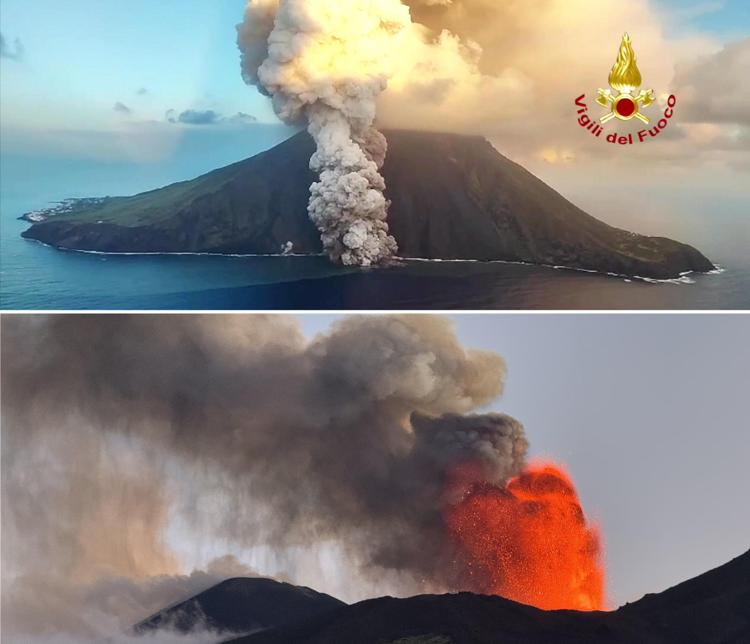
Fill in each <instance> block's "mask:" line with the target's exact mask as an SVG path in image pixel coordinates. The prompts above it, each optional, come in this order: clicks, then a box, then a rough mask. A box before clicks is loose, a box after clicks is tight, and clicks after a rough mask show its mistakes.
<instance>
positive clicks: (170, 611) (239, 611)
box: [135, 578, 345, 635]
mask: <svg viewBox="0 0 750 644" xmlns="http://www.w3.org/2000/svg"><path fill="white" fill-rule="evenodd" d="M344 605H345V604H344V603H343V602H341V601H339V600H338V599H334V598H333V597H331V596H330V595H325V594H323V593H319V592H316V591H314V590H312V589H310V588H305V587H301V586H292V585H291V584H285V583H280V582H277V581H274V580H272V579H260V578H258V579H255V578H253V579H249V578H235V579H227V580H226V581H223V582H221V583H220V584H217V585H216V586H213V587H211V588H209V589H208V590H205V591H203V592H202V593H199V594H198V595H196V596H195V597H191V598H190V599H187V600H185V601H183V602H180V603H178V604H175V605H174V606H170V607H169V608H165V609H164V610H161V611H159V612H158V613H156V614H155V615H152V616H151V617H149V618H148V619H145V620H143V621H142V622H140V623H139V624H137V625H136V626H135V632H136V633H138V634H140V635H148V634H149V633H153V632H154V631H157V630H159V629H161V628H169V629H172V630H175V631H177V632H179V633H190V632H191V631H196V630H202V629H210V630H213V631H218V632H223V633H237V634H240V633H249V632H251V631H257V630H259V629H267V628H275V627H280V626H283V625H285V624H287V623H288V622H290V621H298V620H304V619H307V618H310V617H313V616H314V615H320V614H324V613H327V612H329V611H331V610H334V609H336V608H340V607H341V606H344Z"/></svg>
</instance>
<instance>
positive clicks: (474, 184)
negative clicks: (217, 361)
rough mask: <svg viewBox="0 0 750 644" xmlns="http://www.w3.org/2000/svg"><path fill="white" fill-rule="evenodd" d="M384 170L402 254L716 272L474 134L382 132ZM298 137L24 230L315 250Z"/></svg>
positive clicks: (623, 270) (117, 246) (147, 243)
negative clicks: (610, 218)
mask: <svg viewBox="0 0 750 644" xmlns="http://www.w3.org/2000/svg"><path fill="white" fill-rule="evenodd" d="M384 134H385V135H386V138H387V141H388V154H387V157H386V161H385V165H384V166H383V168H382V173H383V176H384V178H385V183H386V186H387V187H386V191H385V196H386V197H387V199H388V200H389V202H390V207H389V214H388V227H389V230H390V233H391V234H392V235H393V237H395V239H396V242H397V244H398V248H399V251H398V257H399V258H420V259H429V260H478V261H507V262H521V263H528V264H535V265H546V266H554V267H565V268H570V269H579V270H585V271H592V272H598V273H604V274H611V275H618V276H626V277H641V278H650V279H673V278H678V277H679V276H681V275H685V274H687V273H691V272H709V271H711V270H713V269H714V268H715V267H714V265H713V264H712V263H711V261H709V260H708V259H707V258H706V257H705V256H704V255H703V254H702V253H701V252H700V251H698V250H696V249H695V248H693V247H691V246H689V245H687V244H683V243H680V242H677V241H673V240H671V239H667V238H664V237H649V236H644V235H639V234H636V233H634V232H629V231H626V230H622V229H619V228H615V227H613V226H610V225H608V224H606V223H604V222H602V221H600V220H598V219H596V218H594V217H592V216H591V215H588V214H587V213H585V212H584V211H583V210H581V209H580V208H578V207H577V206H575V205H574V204H572V203H571V202H570V201H568V200H567V199H565V198H564V197H563V196H562V195H560V194H559V193H558V192H556V191H555V190H554V189H552V188H551V187H550V186H548V185H546V184H545V183H544V182H543V181H541V180H540V179H538V178H537V177H535V176H534V175H533V174H531V173H530V172H528V171H527V170H525V169H524V168H523V167H521V166H520V165H518V164H517V163H514V162H513V161H511V160H509V159H508V158H506V157H504V156H503V155H502V154H500V153H499V152H498V151H497V150H496V149H495V148H494V147H493V146H492V145H491V144H490V143H489V142H488V141H487V140H486V139H484V138H482V137H479V136H467V135H458V134H444V133H434V132H417V131H405V130H386V131H385V132H384ZM314 152H315V144H314V142H313V140H312V138H311V137H310V135H309V134H307V132H304V131H303V132H299V133H298V134H296V135H294V136H292V137H291V138H289V139H288V140H286V141H284V142H283V143H281V144H279V145H277V146H276V147H273V148H271V149H270V150H267V151H265V152H262V153H260V154H257V155H255V156H253V157H251V158H249V159H246V160H244V161H240V162H238V163H234V164H232V165H229V166H226V167H224V168H220V169H217V170H214V171H212V172H209V173H207V174H204V175H202V176H200V177H197V178H196V179H193V180H191V181H183V182H179V183H175V184H172V185H169V186H166V187H163V188H160V189H157V190H152V191H149V192H144V193H141V194H137V195H134V196H129V197H106V198H96V199H93V198H89V199H80V200H66V201H65V202H64V204H65V207H62V208H61V207H56V208H53V209H50V210H48V211H37V212H35V213H29V214H27V215H25V216H24V218H25V219H27V220H28V221H30V222H31V223H32V226H31V227H30V228H29V229H28V230H26V231H24V232H23V233H22V235H23V237H25V238H26V239H30V240H37V241H39V242H43V243H45V244H48V245H51V246H54V247H56V248H59V249H65V250H78V251H97V252H103V253H216V254H247V255H274V254H288V253H290V252H291V253H294V254H303V255H315V254H321V252H322V251H323V247H322V244H321V238H320V234H319V231H318V230H317V229H316V227H315V225H314V224H313V223H312V221H311V220H310V218H309V217H308V200H309V197H310V186H311V185H312V184H313V183H314V182H316V181H317V180H318V177H317V175H316V174H315V173H314V172H313V171H312V170H311V169H310V157H311V156H312V155H313V153H314Z"/></svg>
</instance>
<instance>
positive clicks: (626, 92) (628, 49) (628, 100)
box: [596, 34, 656, 123]
mask: <svg viewBox="0 0 750 644" xmlns="http://www.w3.org/2000/svg"><path fill="white" fill-rule="evenodd" d="M641 82H642V79H641V72H640V70H639V69H638V65H637V63H636V58H635V52H634V51H633V45H632V43H631V42H630V36H628V34H625V35H624V36H623V37H622V42H621V43H620V49H619V51H618V52H617V62H615V64H614V66H613V67H612V71H610V72H609V85H610V87H611V88H612V90H615V91H616V92H617V94H613V92H612V90H610V89H600V90H599V96H598V97H597V99H596V102H597V103H599V105H601V106H602V107H605V108H607V109H608V110H609V112H608V113H607V114H605V115H604V116H602V117H601V118H600V119H599V120H600V121H601V122H602V123H606V122H607V121H610V120H612V119H613V118H618V119H620V120H621V121H629V120H630V119H633V118H637V119H639V120H641V121H643V122H644V123H648V122H649V119H648V117H647V116H644V115H643V114H641V111H640V110H641V108H646V107H648V106H649V105H651V104H652V103H653V102H654V101H655V100H656V99H655V98H654V90H652V89H647V90H641V92H640V93H639V94H638V95H636V91H637V90H638V88H639V87H640V86H641Z"/></svg>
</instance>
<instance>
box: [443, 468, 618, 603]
mask: <svg viewBox="0 0 750 644" xmlns="http://www.w3.org/2000/svg"><path fill="white" fill-rule="evenodd" d="M456 476H457V477H458V478H459V479H461V478H463V476H462V475H461V473H458V474H457V475H456ZM454 483H455V479H454ZM445 520H446V524H447V526H448V530H449V532H450V535H451V537H452V539H453V541H454V543H455V547H456V551H457V553H456V563H457V564H458V565H459V566H460V567H461V570H462V572H461V573H460V575H461V576H463V579H461V583H462V585H463V586H465V587H467V588H470V589H472V590H474V591H476V592H480V593H484V594H493V595H501V596H503V597H506V598H508V599H512V600H515V601H518V602H522V603H524V604H531V605H533V606H537V607H539V608H542V609H545V610H554V609H576V610H602V609H603V608H604V603H605V602H604V581H605V573H604V568H603V565H602V562H601V555H602V547H601V539H600V535H599V530H598V528H597V527H596V526H595V525H591V524H589V523H588V522H587V520H586V517H585V515H584V513H583V508H582V507H581V502H580V500H579V498H578V494H577V492H576V490H575V487H574V485H573V482H572V480H571V478H570V476H569V475H568V474H567V473H566V472H565V471H564V470H563V469H562V468H561V467H560V466H559V465H556V464H554V463H532V464H530V465H528V466H527V467H526V468H524V470H523V471H522V472H521V473H520V474H519V475H518V476H516V477H514V478H512V479H510V481H509V482H508V483H507V485H505V486H504V487H501V486H498V485H493V484H490V483H474V484H472V485H471V486H470V487H468V488H466V489H465V493H464V495H463V497H462V498H460V500H459V501H458V502H456V503H454V504H449V505H448V507H447V509H446V511H445Z"/></svg>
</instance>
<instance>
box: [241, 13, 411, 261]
mask: <svg viewBox="0 0 750 644" xmlns="http://www.w3.org/2000/svg"><path fill="white" fill-rule="evenodd" d="M410 24H411V20H410V17H409V10H408V8H407V7H406V6H405V5H403V4H402V3H401V2H400V0H378V1H373V0H348V1H347V2H341V1H340V0H249V1H248V3H247V6H246V9H245V17H244V21H243V22H242V24H240V25H238V45H239V48H240V50H241V52H242V74H243V77H244V79H245V81H246V82H247V83H248V84H251V85H256V86H257V87H258V88H259V89H260V90H261V91H262V92H264V93H265V94H267V95H268V96H271V97H272V99H273V106H274V109H275V111H276V114H277V115H278V116H279V117H280V118H281V119H282V120H283V121H284V122H286V123H290V124H295V123H304V124H307V127H308V131H309V132H310V134H311V135H312V137H313V139H314V140H315V142H316V144H317V151H316V153H315V154H314V155H313V157H312V159H311V160H310V167H311V169H312V170H314V171H315V172H317V173H318V174H319V176H320V180H319V181H318V182H316V183H314V184H313V185H312V186H311V188H310V202H309V206H308V211H309V214H310V218H311V219H312V221H313V223H315V225H316V226H317V227H318V230H319V231H320V234H321V241H322V243H323V248H324V250H325V252H326V253H328V255H329V256H330V258H331V259H332V260H333V261H335V262H340V263H342V264H346V265H358V266H369V265H372V264H377V263H381V262H383V261H385V260H387V259H389V258H391V257H393V256H394V255H395V254H396V252H397V245H396V240H395V239H394V238H393V237H392V236H391V235H389V234H388V224H387V221H386V219H387V216H388V205H389V204H388V201H387V199H386V198H385V195H384V192H385V181H384V179H383V177H382V175H381V174H380V172H379V171H380V168H381V167H382V165H383V161H384V159H385V151H386V141H385V137H384V136H383V135H382V134H381V133H379V132H378V131H377V130H376V129H375V128H374V122H375V111H376V100H377V97H378V96H379V94H380V93H381V92H382V91H383V90H384V89H385V88H386V85H387V80H388V78H389V76H391V75H392V72H393V66H394V61H393V50H394V47H395V43H394V38H395V37H396V36H397V35H398V34H399V32H401V31H402V30H404V29H405V28H406V27H407V26H409V25H410Z"/></svg>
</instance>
